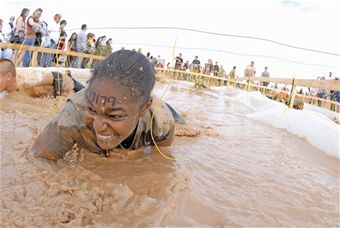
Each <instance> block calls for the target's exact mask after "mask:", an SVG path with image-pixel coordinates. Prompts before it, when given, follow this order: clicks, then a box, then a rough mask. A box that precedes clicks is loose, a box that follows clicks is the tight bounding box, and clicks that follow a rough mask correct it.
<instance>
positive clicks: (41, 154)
mask: <svg viewBox="0 0 340 228" xmlns="http://www.w3.org/2000/svg"><path fill="white" fill-rule="evenodd" d="M32 152H33V155H34V157H36V158H44V159H48V160H52V161H56V160H58V157H57V156H56V155H55V154H53V153H52V152H51V151H49V150H48V148H47V146H46V144H45V142H44V140H43V138H42V137H41V135H39V136H38V138H37V140H36V141H35V143H34V145H33V147H32Z"/></svg>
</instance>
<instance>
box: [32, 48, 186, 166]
mask: <svg viewBox="0 0 340 228" xmlns="http://www.w3.org/2000/svg"><path fill="white" fill-rule="evenodd" d="M154 84H155V72H154V68H153V66H152V64H151V63H149V61H148V59H147V58H146V57H145V56H144V55H142V54H140V53H138V52H135V51H129V50H120V51H117V52H115V53H113V54H112V55H110V56H109V57H108V58H106V59H105V60H103V61H102V62H100V63H99V64H97V65H96V67H95V69H94V71H93V74H92V77H91V79H90V81H89V86H88V88H86V89H83V90H81V91H80V92H78V93H76V94H74V95H73V96H72V97H71V98H70V99H69V100H68V102H67V103H66V104H65V106H64V107H63V108H62V110H61V111H60V112H59V113H58V114H57V115H56V116H55V117H54V118H53V119H52V120H51V121H50V123H49V124H48V125H47V126H46V127H45V129H44V130H43V131H42V132H41V133H40V135H39V136H38V138H37V140H36V141H35V143H34V145H33V148H32V151H33V153H34V156H35V157H40V158H45V159H50V160H57V159H59V158H63V157H64V155H65V153H66V152H67V151H69V150H71V149H72V147H73V146H74V144H77V145H79V146H80V147H81V148H84V149H87V150H89V151H91V152H95V153H98V154H104V155H106V156H108V155H109V154H110V151H113V150H115V149H116V148H121V149H128V150H131V149H137V148H140V147H143V146H148V145H152V144H153V141H152V138H151V134H150V119H151V116H152V113H153V112H155V115H154V120H153V127H152V133H153V137H154V140H155V142H156V143H157V145H159V146H170V145H171V144H172V142H173V139H174V127H175V119H174V117H175V118H176V119H180V118H181V117H180V116H179V115H178V114H177V113H175V111H174V110H173V109H172V108H171V107H170V106H169V105H167V104H166V103H164V102H160V103H159V104H158V105H157V104H155V102H153V99H152V97H151V91H152V89H153V87H154Z"/></svg>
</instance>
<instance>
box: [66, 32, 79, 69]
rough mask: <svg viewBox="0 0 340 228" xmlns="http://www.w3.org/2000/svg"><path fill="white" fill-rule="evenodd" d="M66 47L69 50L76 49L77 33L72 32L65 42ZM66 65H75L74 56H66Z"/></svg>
mask: <svg viewBox="0 0 340 228" xmlns="http://www.w3.org/2000/svg"><path fill="white" fill-rule="evenodd" d="M67 48H68V50H69V51H74V52H76V51H77V33H75V32H74V33H72V35H71V37H70V39H69V40H68V42H67ZM66 67H75V57H74V56H72V55H69V56H67V62H66Z"/></svg>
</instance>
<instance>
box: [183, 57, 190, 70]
mask: <svg viewBox="0 0 340 228" xmlns="http://www.w3.org/2000/svg"><path fill="white" fill-rule="evenodd" d="M189 67H190V64H189V60H187V61H186V62H185V63H184V65H183V70H185V71H186V70H187V69H189Z"/></svg>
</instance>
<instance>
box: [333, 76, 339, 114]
mask: <svg viewBox="0 0 340 228" xmlns="http://www.w3.org/2000/svg"><path fill="white" fill-rule="evenodd" d="M334 80H339V78H338V77H335V78H334ZM332 100H333V101H336V102H340V90H338V91H334V96H333V99H332ZM331 108H332V107H331ZM332 110H333V111H335V112H337V113H339V105H337V106H336V107H334V105H333V109H332Z"/></svg>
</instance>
